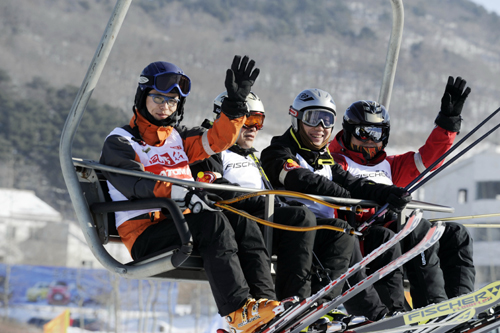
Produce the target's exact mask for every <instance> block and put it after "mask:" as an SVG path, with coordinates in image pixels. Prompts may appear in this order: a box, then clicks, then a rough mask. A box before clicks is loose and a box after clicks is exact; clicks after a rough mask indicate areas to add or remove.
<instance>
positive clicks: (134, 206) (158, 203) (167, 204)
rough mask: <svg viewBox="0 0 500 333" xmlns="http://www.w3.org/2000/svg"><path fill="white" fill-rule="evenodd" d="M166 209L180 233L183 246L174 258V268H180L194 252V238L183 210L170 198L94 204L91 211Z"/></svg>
mask: <svg viewBox="0 0 500 333" xmlns="http://www.w3.org/2000/svg"><path fill="white" fill-rule="evenodd" d="M152 208H160V209H162V210H163V209H166V210H167V211H168V213H169V214H170V215H171V216H172V219H173V220H174V224H175V228H176V229H177V232H178V233H179V237H180V239H181V242H182V246H181V247H180V248H179V251H178V252H177V253H175V254H174V256H173V257H172V264H173V265H174V267H178V266H180V265H181V264H182V263H183V262H184V261H185V260H186V258H187V257H189V256H190V255H191V252H192V250H193V237H192V235H191V232H190V231H189V227H188V225H187V222H186V219H185V218H184V215H182V212H181V210H180V209H179V207H178V206H177V205H176V204H175V202H174V201H173V200H172V199H169V198H151V199H140V200H131V201H113V202H100V203H94V204H92V205H91V206H90V209H91V210H92V211H93V212H95V213H110V212H118V211H128V210H138V209H152Z"/></svg>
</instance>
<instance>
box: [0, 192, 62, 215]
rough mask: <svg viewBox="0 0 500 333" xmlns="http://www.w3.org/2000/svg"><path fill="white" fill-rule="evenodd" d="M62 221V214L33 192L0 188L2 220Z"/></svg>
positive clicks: (0, 213)
mask: <svg viewBox="0 0 500 333" xmlns="http://www.w3.org/2000/svg"><path fill="white" fill-rule="evenodd" d="M5 217H7V218H18V219H29V220H41V221H62V216H61V214H60V213H59V212H58V211H57V210H55V209H54V208H52V207H51V206H49V205H48V204H47V203H46V202H44V201H43V200H41V199H40V198H39V197H37V196H36V195H35V192H33V191H27V190H17V189H11V188H0V218H5Z"/></svg>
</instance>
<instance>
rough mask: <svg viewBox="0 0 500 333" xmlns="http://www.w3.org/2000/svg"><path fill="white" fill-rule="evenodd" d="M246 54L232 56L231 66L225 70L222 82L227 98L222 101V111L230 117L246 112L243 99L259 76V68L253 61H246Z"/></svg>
mask: <svg viewBox="0 0 500 333" xmlns="http://www.w3.org/2000/svg"><path fill="white" fill-rule="evenodd" d="M248 60H249V58H248V56H244V57H243V59H241V56H238V55H236V56H234V59H233V63H232V65H231V68H230V69H228V70H227V72H226V81H225V82H224V84H225V86H226V91H227V98H225V99H224V101H223V102H222V112H224V114H225V115H226V116H228V117H229V118H231V119H234V118H239V117H242V116H244V115H245V114H246V113H247V112H248V109H247V106H246V103H245V100H246V98H247V96H248V94H249V93H250V90H251V89H252V86H253V84H254V82H255V80H256V79H257V77H258V76H259V73H260V69H258V68H255V69H254V66H255V61H253V60H250V61H248Z"/></svg>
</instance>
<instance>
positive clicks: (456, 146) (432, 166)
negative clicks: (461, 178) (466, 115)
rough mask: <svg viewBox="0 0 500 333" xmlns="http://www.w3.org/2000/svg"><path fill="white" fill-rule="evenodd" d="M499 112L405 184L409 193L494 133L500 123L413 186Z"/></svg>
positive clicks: (379, 212) (384, 208)
mask: <svg viewBox="0 0 500 333" xmlns="http://www.w3.org/2000/svg"><path fill="white" fill-rule="evenodd" d="M498 112H500V108H498V109H496V110H495V111H494V112H493V113H492V114H490V115H489V116H488V117H486V119H484V120H483V121H482V122H481V123H479V125H477V126H476V127H475V128H474V129H472V131H470V132H469V133H468V134H467V135H465V136H464V137H463V138H462V139H461V140H460V141H459V142H457V143H456V144H455V145H454V146H453V147H451V148H450V149H449V150H448V151H447V152H446V153H444V154H443V155H442V156H441V157H439V158H438V159H437V160H436V161H435V162H434V163H432V164H431V166H429V167H428V168H427V169H425V170H424V171H423V172H422V173H421V174H420V175H418V176H417V177H416V178H415V179H414V180H413V181H412V182H411V183H410V184H408V185H406V186H405V190H407V191H408V193H410V194H411V193H413V192H414V191H415V190H417V189H418V188H419V187H420V186H422V185H423V184H425V183H426V182H427V181H429V180H430V179H432V178H433V177H434V176H435V175H436V174H438V173H439V172H441V171H442V170H443V169H444V168H446V167H447V166H448V165H450V164H451V163H452V162H454V161H455V160H456V159H457V158H459V157H460V156H462V155H463V154H465V153H466V152H467V151H469V150H470V149H472V148H473V147H474V146H475V145H477V144H478V143H479V142H481V141H482V140H483V139H484V138H486V137H487V136H488V135H490V134H491V133H493V132H494V131H495V130H496V129H497V128H498V127H499V126H500V124H498V125H496V126H495V127H493V128H492V129H491V130H490V131H488V132H487V133H486V134H484V135H483V136H482V137H481V138H479V139H477V140H476V141H475V142H473V143H472V144H470V145H469V146H468V147H467V148H465V149H464V150H463V151H462V152H460V153H459V154H457V155H456V156H455V157H453V158H452V159H451V160H450V161H448V162H447V163H445V164H444V165H442V166H441V167H439V168H438V169H437V170H435V171H434V173H432V174H431V175H430V176H429V177H427V178H426V179H425V180H423V181H422V182H420V183H418V184H417V186H414V187H413V188H412V186H413V185H415V184H416V183H417V182H418V181H420V180H421V179H422V177H424V176H425V175H426V174H427V173H429V172H430V171H431V170H432V168H434V167H435V166H436V165H438V164H439V163H440V162H441V161H442V160H443V159H445V158H446V157H448V156H449V155H450V154H451V153H452V152H453V151H455V150H456V149H457V148H458V147H459V146H460V145H461V144H462V143H463V142H464V141H465V140H467V139H468V138H469V137H470V136H471V135H472V134H474V133H475V132H477V130H478V129H480V128H481V127H482V126H483V125H484V124H485V123H486V122H487V121H489V120H490V119H491V118H492V117H493V116H495V115H496V114H497V113H498ZM388 207H389V204H387V203H386V204H384V205H383V206H382V207H380V209H379V210H377V211H376V212H375V214H373V216H372V217H371V218H370V219H368V221H366V222H363V224H361V225H360V226H359V227H358V231H360V232H363V231H365V230H366V229H367V228H368V227H369V226H370V225H372V224H373V222H374V221H375V220H376V219H377V218H379V217H381V216H383V215H384V214H385V213H386V212H387V209H388Z"/></svg>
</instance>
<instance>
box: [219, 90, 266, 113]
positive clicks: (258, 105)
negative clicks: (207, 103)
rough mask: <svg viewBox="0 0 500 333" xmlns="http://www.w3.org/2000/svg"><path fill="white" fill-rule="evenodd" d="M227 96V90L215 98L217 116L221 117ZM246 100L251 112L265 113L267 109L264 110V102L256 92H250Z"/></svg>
mask: <svg viewBox="0 0 500 333" xmlns="http://www.w3.org/2000/svg"><path fill="white" fill-rule="evenodd" d="M226 97H227V91H224V92H223V93H220V94H219V96H217V97H215V99H214V113H215V118H217V117H219V114H220V113H221V111H222V102H224V98H226ZM245 102H246V104H247V107H248V111H249V112H260V113H262V114H264V113H265V112H266V111H265V110H264V104H262V101H261V100H260V98H259V96H257V95H256V94H255V93H254V92H252V91H251V92H250V93H249V94H248V96H247V98H246V99H245Z"/></svg>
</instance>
